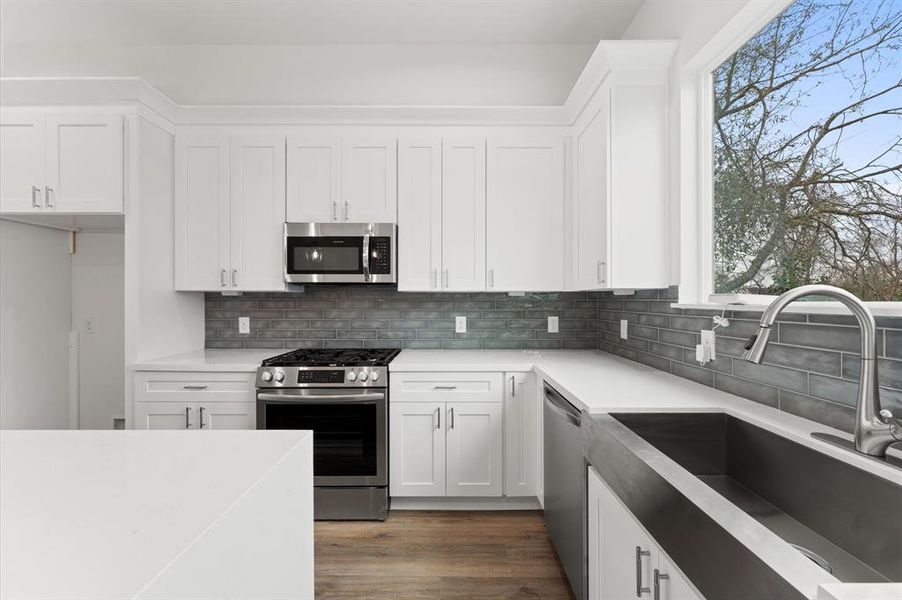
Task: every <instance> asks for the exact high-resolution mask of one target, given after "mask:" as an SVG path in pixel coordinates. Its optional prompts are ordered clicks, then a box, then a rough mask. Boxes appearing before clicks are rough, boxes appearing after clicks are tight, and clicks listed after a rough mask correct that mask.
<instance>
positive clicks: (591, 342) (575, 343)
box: [561, 339, 598, 350]
mask: <svg viewBox="0 0 902 600" xmlns="http://www.w3.org/2000/svg"><path fill="white" fill-rule="evenodd" d="M561 348H563V349H564V350H596V349H597V348H598V341H597V340H595V339H585V340H569V339H562V340H561Z"/></svg>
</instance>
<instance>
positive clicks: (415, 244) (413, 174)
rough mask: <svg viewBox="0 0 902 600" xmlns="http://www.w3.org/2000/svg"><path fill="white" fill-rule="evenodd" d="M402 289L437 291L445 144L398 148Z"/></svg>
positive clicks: (433, 142) (411, 143)
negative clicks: (443, 148)
mask: <svg viewBox="0 0 902 600" xmlns="http://www.w3.org/2000/svg"><path fill="white" fill-rule="evenodd" d="M398 231H399V232H400V235H398V289H399V290H401V291H405V292H410V291H430V290H435V289H437V288H438V287H439V285H440V283H439V282H440V275H439V271H440V269H441V264H442V143H441V141H440V140H401V142H400V143H399V145H398Z"/></svg>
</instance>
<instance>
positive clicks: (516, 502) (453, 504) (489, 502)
mask: <svg viewBox="0 0 902 600" xmlns="http://www.w3.org/2000/svg"><path fill="white" fill-rule="evenodd" d="M541 508H542V505H541V504H539V500H538V498H535V497H524V498H396V497H392V499H391V509H392V510H541Z"/></svg>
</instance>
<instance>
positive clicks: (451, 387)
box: [432, 385, 457, 392]
mask: <svg viewBox="0 0 902 600" xmlns="http://www.w3.org/2000/svg"><path fill="white" fill-rule="evenodd" d="M456 389H457V386H456V385H437V386H434V387H433V388H432V391H433V392H438V391H440V390H441V391H450V390H456Z"/></svg>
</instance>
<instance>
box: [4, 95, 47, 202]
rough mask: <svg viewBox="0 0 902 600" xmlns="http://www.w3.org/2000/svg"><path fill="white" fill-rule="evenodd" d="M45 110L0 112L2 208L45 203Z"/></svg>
mask: <svg viewBox="0 0 902 600" xmlns="http://www.w3.org/2000/svg"><path fill="white" fill-rule="evenodd" d="M44 144H45V139H44V114H43V113H40V114H34V113H17V112H14V113H7V112H2V113H0V211H2V212H39V211H40V210H41V209H42V208H43V205H44V161H45V159H46V156H45V152H44Z"/></svg>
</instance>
